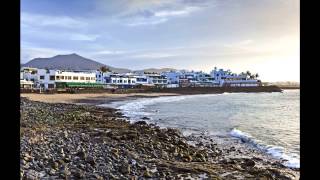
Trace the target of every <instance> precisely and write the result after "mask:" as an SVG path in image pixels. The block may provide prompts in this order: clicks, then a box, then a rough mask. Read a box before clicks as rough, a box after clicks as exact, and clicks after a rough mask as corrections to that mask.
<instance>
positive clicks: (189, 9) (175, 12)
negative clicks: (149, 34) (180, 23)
mask: <svg viewBox="0 0 320 180" xmlns="http://www.w3.org/2000/svg"><path fill="white" fill-rule="evenodd" d="M198 9H199V8H197V7H185V8H184V9H181V10H171V11H170V10H164V11H158V12H155V13H154V16H156V17H170V16H171V17H172V16H182V15H188V14H190V13H192V12H194V11H196V10H198Z"/></svg>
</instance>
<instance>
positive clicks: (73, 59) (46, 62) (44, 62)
mask: <svg viewBox="0 0 320 180" xmlns="http://www.w3.org/2000/svg"><path fill="white" fill-rule="evenodd" d="M21 66H22V67H35V68H41V69H46V68H48V69H60V70H76V71H77V70H97V69H99V68H100V67H101V66H107V65H104V64H102V63H99V62H96V61H94V60H91V59H88V58H84V57H82V56H79V55H78V54H75V53H73V54H67V55H57V56H54V57H51V58H35V59H32V60H30V61H29V62H27V63H25V64H22V65H21ZM107 67H108V68H110V70H111V71H114V72H117V73H126V72H131V70H129V69H123V68H115V67H111V66H107Z"/></svg>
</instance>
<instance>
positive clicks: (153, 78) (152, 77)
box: [146, 74, 168, 86]
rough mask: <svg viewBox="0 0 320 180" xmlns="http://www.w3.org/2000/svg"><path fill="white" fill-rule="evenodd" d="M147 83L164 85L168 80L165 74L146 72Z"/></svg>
mask: <svg viewBox="0 0 320 180" xmlns="http://www.w3.org/2000/svg"><path fill="white" fill-rule="evenodd" d="M146 76H147V80H148V84H152V85H155V86H165V85H166V84H168V80H167V77H166V76H163V75H160V74H146Z"/></svg>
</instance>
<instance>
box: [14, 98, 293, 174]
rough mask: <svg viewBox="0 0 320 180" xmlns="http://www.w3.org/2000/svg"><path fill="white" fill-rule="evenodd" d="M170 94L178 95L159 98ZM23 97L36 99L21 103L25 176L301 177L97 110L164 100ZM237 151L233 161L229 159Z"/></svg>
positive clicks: (278, 166)
mask: <svg viewBox="0 0 320 180" xmlns="http://www.w3.org/2000/svg"><path fill="white" fill-rule="evenodd" d="M173 95H176V94H164V96H173ZM21 96H22V97H28V98H29V99H31V100H34V101H30V100H27V99H26V98H22V99H21V119H20V123H21V126H20V127H21V129H20V131H21V154H20V155H21V173H22V176H24V177H27V176H28V177H34V176H37V177H49V176H51V177H52V176H53V177H60V178H65V177H69V178H71V179H73V178H80V179H81V178H82V179H86V178H90V177H91V178H94V179H99V178H100V179H110V178H111V179H112V178H114V179H117V178H119V179H121V178H126V179H128V178H133V179H134V178H135V179H137V178H138V177H141V178H156V179H159V178H167V179H181V178H182V177H194V178H199V177H200V178H201V177H202V178H205V177H208V178H213V179H214V178H216V179H243V178H244V179H250V178H267V179H268V178H269V179H270V178H271V179H298V178H299V169H294V168H287V167H285V166H283V165H282V164H281V163H280V162H277V161H273V160H266V159H260V158H259V157H257V158H248V157H247V156H246V155H245V154H243V155H242V156H241V154H242V153H241V150H239V149H236V147H228V148H229V149H225V148H224V149H222V148H220V147H218V146H217V144H216V143H215V142H214V141H212V139H207V140H208V143H197V144H190V143H189V142H190V141H191V140H193V141H194V140H195V139H192V138H196V137H188V138H187V137H185V136H183V135H182V134H181V133H180V132H179V131H178V130H175V129H172V128H161V129H160V128H159V127H157V126H155V125H153V124H147V123H145V122H144V121H138V122H135V123H129V121H128V119H127V118H126V117H123V115H122V114H121V113H119V112H118V110H116V109H113V108H107V107H97V106H94V105H97V104H102V103H106V101H109V102H112V101H117V100H120V99H122V100H123V99H126V100H130V99H136V98H139V97H150V96H152V97H157V96H161V94H152V95H150V94H130V95H128V94H126V95H124V94H121V95H117V94H109V95H105V96H103V95H101V94H96V95H90V94H72V95H71V96H70V95H67V96H65V95H63V94H54V95H44V94H22V95H21ZM106 96H107V97H106ZM102 97H103V98H102ZM108 97H110V98H108ZM101 99H105V100H104V101H101ZM39 101H42V102H39ZM59 101H60V103H59ZM61 102H62V103H61ZM75 103H78V104H79V103H80V104H84V103H85V104H87V105H75ZM88 104H90V105H88ZM195 142H197V141H195ZM50 144H51V145H50ZM53 144H54V145H53ZM235 152H236V154H237V156H230V154H234V153H235ZM243 153H244V152H243Z"/></svg>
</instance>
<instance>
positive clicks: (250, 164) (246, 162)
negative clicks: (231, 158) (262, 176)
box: [242, 159, 256, 167]
mask: <svg viewBox="0 0 320 180" xmlns="http://www.w3.org/2000/svg"><path fill="white" fill-rule="evenodd" d="M255 164H256V163H255V162H254V161H253V160H251V159H244V162H243V163H242V166H246V167H254V166H255Z"/></svg>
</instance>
